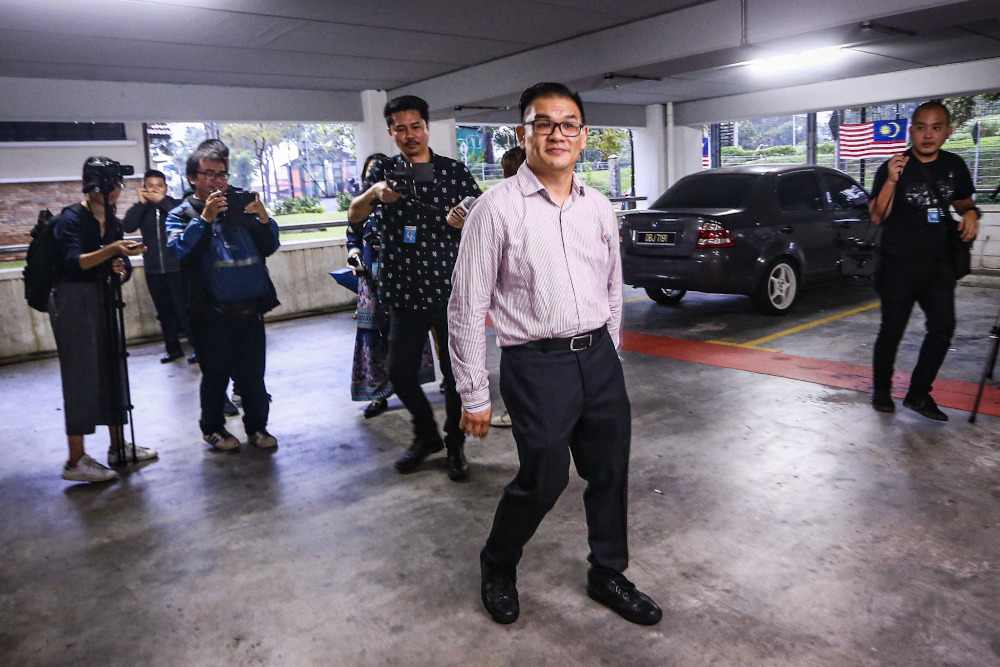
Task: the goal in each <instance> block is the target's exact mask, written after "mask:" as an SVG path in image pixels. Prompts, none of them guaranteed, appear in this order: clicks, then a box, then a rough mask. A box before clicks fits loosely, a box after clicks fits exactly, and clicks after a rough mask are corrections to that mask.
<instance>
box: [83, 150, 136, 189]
mask: <svg viewBox="0 0 1000 667" xmlns="http://www.w3.org/2000/svg"><path fill="white" fill-rule="evenodd" d="M134 173H135V167H133V166H132V165H130V164H122V163H121V162H115V161H114V160H111V159H109V158H102V159H91V160H88V161H87V163H86V164H84V165H83V181H84V183H87V185H85V186H84V188H83V191H84V192H94V191H95V190H96V191H97V192H104V193H108V192H111V191H112V190H115V189H118V188H120V187H122V185H123V184H124V182H125V177H126V176H131V175H132V174H134ZM90 181H93V182H90Z"/></svg>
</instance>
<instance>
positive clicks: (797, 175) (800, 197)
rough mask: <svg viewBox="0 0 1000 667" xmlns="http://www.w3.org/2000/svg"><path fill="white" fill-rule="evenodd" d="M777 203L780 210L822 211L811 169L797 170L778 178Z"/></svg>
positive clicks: (821, 203) (821, 202) (817, 186)
mask: <svg viewBox="0 0 1000 667" xmlns="http://www.w3.org/2000/svg"><path fill="white" fill-rule="evenodd" d="M778 205H779V206H780V207H781V210H782V211H822V210H823V200H822V198H821V197H820V194H819V185H817V183H816V176H815V175H814V174H813V173H812V172H811V171H797V172H794V173H791V174H785V175H784V176H782V177H781V178H779V179H778Z"/></svg>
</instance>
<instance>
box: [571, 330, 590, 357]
mask: <svg viewBox="0 0 1000 667" xmlns="http://www.w3.org/2000/svg"><path fill="white" fill-rule="evenodd" d="M582 340H586V341H587V342H586V344H585V345H583V347H577V346H576V342H577V341H582ZM593 342H594V334H592V333H585V334H580V335H579V336H573V337H572V338H570V339H569V351H570V352H583V351H584V350H586V349H587V348H588V347H590V345H591V343H593Z"/></svg>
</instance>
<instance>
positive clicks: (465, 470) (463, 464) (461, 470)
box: [446, 445, 469, 482]
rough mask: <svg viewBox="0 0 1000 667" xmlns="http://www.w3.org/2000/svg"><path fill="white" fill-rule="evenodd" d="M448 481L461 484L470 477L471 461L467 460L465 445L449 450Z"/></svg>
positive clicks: (447, 461)
mask: <svg viewBox="0 0 1000 667" xmlns="http://www.w3.org/2000/svg"><path fill="white" fill-rule="evenodd" d="M446 463H447V465H448V479H450V480H451V481H453V482H461V481H462V480H463V479H466V478H467V477H468V476H469V461H468V460H467V459H466V458H465V445H459V446H458V447H449V448H448V458H447V459H446Z"/></svg>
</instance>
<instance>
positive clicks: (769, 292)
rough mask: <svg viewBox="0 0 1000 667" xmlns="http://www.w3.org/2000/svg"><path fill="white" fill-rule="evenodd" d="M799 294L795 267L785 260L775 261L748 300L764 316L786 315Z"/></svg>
mask: <svg viewBox="0 0 1000 667" xmlns="http://www.w3.org/2000/svg"><path fill="white" fill-rule="evenodd" d="M798 294H799V275H798V273H796V271H795V266H794V265H793V264H792V263H791V262H789V261H788V260H785V259H779V260H776V261H775V262H774V263H773V264H771V266H770V268H768V270H767V273H765V274H764V279H763V280H762V281H761V283H760V287H758V288H757V292H756V294H753V295H752V296H751V297H750V298H751V300H752V301H753V305H754V307H755V308H756V309H757V310H758V311H760V312H761V313H764V314H765V315H782V314H784V313H787V312H788V310H789V309H790V308H791V307H792V304H794V303H795V298H796V297H797V296H798Z"/></svg>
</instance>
